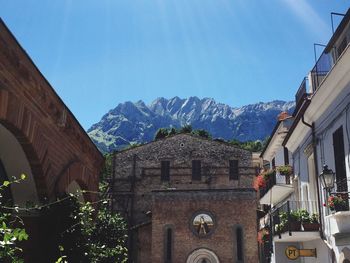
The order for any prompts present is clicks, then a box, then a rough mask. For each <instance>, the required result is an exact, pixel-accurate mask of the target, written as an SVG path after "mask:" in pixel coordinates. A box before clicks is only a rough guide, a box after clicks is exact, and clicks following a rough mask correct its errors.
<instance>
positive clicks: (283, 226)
mask: <svg viewBox="0 0 350 263" xmlns="http://www.w3.org/2000/svg"><path fill="white" fill-rule="evenodd" d="M278 217H279V223H278V224H276V225H275V231H276V232H277V233H283V232H286V231H287V230H288V229H287V224H288V214H287V212H280V213H279V214H278Z"/></svg>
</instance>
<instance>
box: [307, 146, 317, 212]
mask: <svg viewBox="0 0 350 263" xmlns="http://www.w3.org/2000/svg"><path fill="white" fill-rule="evenodd" d="M314 158H315V157H314V153H312V154H310V155H309V157H308V158H307V168H308V169H307V170H308V175H309V191H308V196H307V200H305V201H306V204H305V205H306V207H305V208H307V209H308V210H309V211H313V212H316V211H317V205H316V204H317V202H316V200H317V184H316V180H317V177H316V171H315V163H314V161H315V159H314Z"/></svg>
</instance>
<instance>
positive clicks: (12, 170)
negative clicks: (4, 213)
mask: <svg viewBox="0 0 350 263" xmlns="http://www.w3.org/2000/svg"><path fill="white" fill-rule="evenodd" d="M0 145H1V148H0V161H1V164H2V169H3V170H4V173H5V174H6V176H7V180H12V179H13V178H17V179H18V178H20V176H21V174H25V175H26V179H25V180H23V181H22V182H21V183H19V184H12V185H11V186H10V189H11V195H12V198H13V203H14V204H16V205H19V206H21V207H25V206H26V205H27V204H29V203H31V204H38V203H39V198H38V192H37V187H36V181H35V178H34V176H33V173H32V166H31V163H30V160H28V157H27V154H26V153H25V151H24V149H23V147H22V145H21V144H20V142H19V140H18V139H17V138H16V136H15V135H14V133H13V132H11V131H10V130H8V129H7V128H6V127H5V126H4V125H2V124H1V123H0Z"/></svg>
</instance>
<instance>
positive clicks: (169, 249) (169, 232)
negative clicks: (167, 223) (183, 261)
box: [164, 227, 173, 263]
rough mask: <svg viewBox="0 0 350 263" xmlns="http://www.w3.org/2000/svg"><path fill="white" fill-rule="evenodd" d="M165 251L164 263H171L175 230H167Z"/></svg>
mask: <svg viewBox="0 0 350 263" xmlns="http://www.w3.org/2000/svg"><path fill="white" fill-rule="evenodd" d="M164 247H165V251H164V262H165V263H171V262H172V254H173V251H172V249H173V230H172V229H171V228H170V227H168V228H166V230H165V246H164Z"/></svg>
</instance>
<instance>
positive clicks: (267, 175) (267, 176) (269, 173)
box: [262, 169, 276, 180]
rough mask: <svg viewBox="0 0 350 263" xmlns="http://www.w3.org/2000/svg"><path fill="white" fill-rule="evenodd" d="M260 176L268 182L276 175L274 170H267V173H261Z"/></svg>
mask: <svg viewBox="0 0 350 263" xmlns="http://www.w3.org/2000/svg"><path fill="white" fill-rule="evenodd" d="M262 175H263V176H264V178H265V180H269V179H270V178H271V177H273V176H275V175H276V170H275V169H269V170H267V171H264V172H262Z"/></svg>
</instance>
